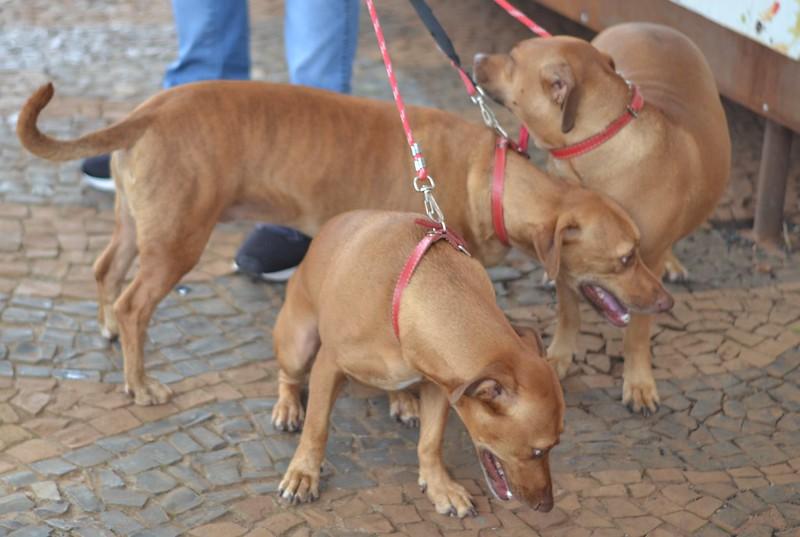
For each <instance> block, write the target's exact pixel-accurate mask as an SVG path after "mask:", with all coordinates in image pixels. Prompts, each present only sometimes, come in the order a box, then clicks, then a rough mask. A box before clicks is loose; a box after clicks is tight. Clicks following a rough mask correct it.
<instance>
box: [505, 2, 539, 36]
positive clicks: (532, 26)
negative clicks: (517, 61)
mask: <svg viewBox="0 0 800 537" xmlns="http://www.w3.org/2000/svg"><path fill="white" fill-rule="evenodd" d="M494 3H495V4H497V5H498V6H500V7H502V8H503V9H505V10H506V12H508V14H509V15H511V16H512V17H514V18H515V19H517V20H518V21H519V22H521V23H522V24H524V25H525V26H527V27H528V29H529V30H530V31H531V32H533V33H535V34H536V35H538V36H539V37H552V34H551V33H550V32H548V31H547V30H545V29H544V28H542V27H541V26H539V25H538V24H536V23H535V22H533V20H531V19H530V18H528V17H527V16H525V14H524V13H523V12H522V11H520V10H519V9H517V8H515V7H514V6H512V5H511V4H510V3H509V2H507V1H506V0H494Z"/></svg>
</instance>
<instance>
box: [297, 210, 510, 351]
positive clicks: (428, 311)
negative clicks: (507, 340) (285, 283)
mask: <svg viewBox="0 0 800 537" xmlns="http://www.w3.org/2000/svg"><path fill="white" fill-rule="evenodd" d="M420 202H421V200H420ZM420 218H423V216H422V215H420V214H414V213H400V212H387V211H352V212H348V213H344V214H342V215H339V216H337V217H335V218H333V219H331V220H330V221H329V222H328V223H327V224H325V225H324V226H323V228H322V229H321V230H320V233H319V234H318V235H317V236H316V237H315V238H314V240H313V241H312V244H311V248H310V249H309V251H308V254H307V261H305V260H304V261H303V263H302V264H301V266H300V269H299V270H298V273H297V275H296V276H294V277H295V278H297V279H298V280H301V279H302V285H303V286H304V287H305V288H306V289H307V290H308V293H309V298H310V299H311V301H312V303H313V304H314V307H315V308H316V310H317V314H318V318H319V332H320V337H321V339H322V340H323V341H325V340H330V341H332V342H336V344H337V345H340V344H342V343H343V342H344V341H347V342H348V344H353V345H359V344H360V343H359V342H361V343H365V342H366V341H370V340H372V341H374V340H379V341H381V342H382V343H381V345H387V346H393V345H396V344H397V338H396V337H395V335H394V333H393V331H392V318H391V311H392V293H393V291H394V285H395V282H396V281H397V279H398V277H399V275H400V272H401V271H402V269H403V266H404V264H405V262H406V260H407V259H408V257H409V256H410V255H411V253H412V251H413V250H414V248H415V247H416V245H417V243H418V242H419V241H420V239H422V237H423V236H424V234H425V233H426V231H427V229H426V228H424V227H422V226H420V225H417V224H415V220H417V219H420ZM298 283H300V282H298ZM431 293H435V295H436V296H430V294H431ZM342 312H347V316H348V322H347V323H346V325H347V327H348V329H347V330H344V331H343V330H342V329H341V327H342V326H343V323H342V318H341V315H342ZM498 324H506V325H507V322H506V321H505V317H504V316H503V314H502V312H501V311H500V310H499V308H498V307H497V305H496V302H495V295H494V289H493V287H492V284H491V281H490V280H489V277H488V276H487V274H486V271H485V270H484V268H483V266H482V265H481V264H480V263H479V262H478V261H476V260H475V259H473V258H471V257H469V256H467V255H465V254H464V253H461V252H459V251H457V250H456V249H455V248H452V247H451V246H449V245H448V244H447V243H446V242H445V241H440V242H439V243H437V244H434V245H433V246H432V247H431V248H430V250H429V251H428V253H427V254H425V256H424V257H423V259H422V261H421V262H420V263H419V265H418V267H417V269H416V271H415V273H414V275H413V277H412V278H411V282H410V283H409V285H408V288H407V289H406V291H405V292H404V294H403V299H402V302H401V308H400V332H401V339H403V338H402V335H403V334H404V333H407V332H409V331H413V332H415V334H419V335H421V334H423V333H429V332H430V333H433V332H435V333H436V336H435V337H434V338H433V339H438V340H440V341H441V339H442V337H447V338H450V337H452V338H454V339H458V338H459V337H463V336H466V335H467V333H455V332H459V330H462V328H460V327H463V330H465V331H466V332H469V331H470V330H475V329H486V330H497V325H498ZM481 327H484V328H481ZM414 339H417V338H416V337H415V338H414ZM488 339H489V340H492V339H494V338H488ZM372 344H373V343H370V345H372Z"/></svg>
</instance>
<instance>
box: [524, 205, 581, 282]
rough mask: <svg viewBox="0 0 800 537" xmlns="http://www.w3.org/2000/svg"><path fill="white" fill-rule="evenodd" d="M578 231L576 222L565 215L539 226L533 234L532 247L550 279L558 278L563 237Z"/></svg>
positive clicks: (575, 233)
mask: <svg viewBox="0 0 800 537" xmlns="http://www.w3.org/2000/svg"><path fill="white" fill-rule="evenodd" d="M578 233H580V226H579V225H578V223H577V222H576V221H575V220H573V219H571V218H568V217H566V216H562V217H561V218H559V219H558V220H557V221H556V223H554V224H552V225H549V226H540V227H539V228H538V229H537V230H536V231H535V232H534V234H533V249H534V250H535V251H536V256H537V257H538V258H539V261H540V262H541V263H542V265H543V266H544V270H545V271H546V272H547V275H548V276H549V277H550V279H551V280H555V279H556V278H558V272H559V269H560V268H561V245H562V243H563V242H564V238H565V237H568V236H574V235H577V234H578Z"/></svg>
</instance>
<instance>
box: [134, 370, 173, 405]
mask: <svg viewBox="0 0 800 537" xmlns="http://www.w3.org/2000/svg"><path fill="white" fill-rule="evenodd" d="M125 393H127V394H128V395H131V396H133V402H134V403H136V404H137V405H139V406H151V405H163V404H164V403H167V402H168V401H169V400H170V399H171V398H172V390H170V389H169V388H168V387H167V386H165V385H164V384H161V383H160V382H159V381H157V380H156V379H154V378H151V377H144V379H142V381H140V382H135V383H134V382H131V383H126V384H125Z"/></svg>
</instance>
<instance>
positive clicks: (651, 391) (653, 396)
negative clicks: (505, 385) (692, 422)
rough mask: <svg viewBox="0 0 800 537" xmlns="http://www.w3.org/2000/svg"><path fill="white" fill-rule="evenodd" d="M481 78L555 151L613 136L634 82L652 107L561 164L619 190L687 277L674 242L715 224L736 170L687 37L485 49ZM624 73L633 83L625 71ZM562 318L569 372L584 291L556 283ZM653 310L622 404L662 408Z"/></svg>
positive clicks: (653, 33)
mask: <svg viewBox="0 0 800 537" xmlns="http://www.w3.org/2000/svg"><path fill="white" fill-rule="evenodd" d="M475 75H476V77H477V79H478V81H479V83H480V84H481V85H483V87H484V88H485V89H486V91H487V92H488V93H489V94H490V95H491V96H492V97H494V98H495V99H497V100H498V101H499V102H501V103H503V104H504V105H505V106H506V107H508V108H509V109H510V110H511V111H512V112H514V114H515V115H516V116H517V117H519V118H520V119H521V120H522V121H523V122H524V123H525V125H526V126H527V127H528V128H529V129H530V131H531V136H532V139H533V140H534V141H535V143H536V145H537V146H538V147H540V148H542V149H547V150H552V149H557V148H562V147H565V146H569V145H572V144H575V143H577V142H580V141H583V140H585V139H587V138H588V137H590V136H592V135H595V134H597V133H599V132H602V131H603V130H604V129H606V127H607V126H608V125H609V124H610V123H611V122H612V121H613V120H615V119H616V118H618V117H621V116H622V115H624V114H625V113H626V107H627V106H628V105H629V104H630V103H631V98H632V94H631V89H630V88H629V87H628V85H627V83H626V81H625V78H627V79H628V80H630V81H631V82H633V83H634V84H636V85H637V86H638V87H639V89H640V90H641V93H642V95H643V96H644V100H645V104H644V108H643V109H642V110H641V111H640V112H639V113H638V114H637V116H638V117H637V118H636V119H633V120H632V121H631V122H630V123H629V124H628V125H627V126H625V127H624V128H623V129H622V130H621V131H619V132H618V133H617V134H616V135H615V136H613V137H612V138H611V139H609V140H608V141H607V142H605V143H604V144H602V145H600V146H599V147H597V148H596V149H593V150H591V151H589V152H587V153H584V154H582V155H580V156H577V157H575V158H570V159H565V160H556V159H554V158H551V159H550V166H549V168H550V170H551V171H552V172H553V173H555V174H556V175H559V176H561V177H564V178H567V179H569V180H572V181H574V182H577V183H579V184H583V185H585V186H587V187H589V188H592V189H594V190H597V191H599V192H603V193H605V194H608V195H609V196H610V197H611V198H613V199H614V200H616V201H617V202H619V204H620V205H622V206H623V207H624V208H626V209H627V210H628V211H629V212H630V214H631V216H632V217H633V219H634V220H635V221H636V223H637V224H638V226H639V229H640V230H641V233H642V241H641V251H642V259H643V260H644V262H645V264H647V266H648V267H649V268H650V269H651V270H652V271H653V272H654V273H655V274H657V275H659V276H660V275H661V274H662V273H663V272H664V270H665V265H666V264H667V263H670V262H671V263H672V270H673V271H678V272H680V271H681V270H684V271H685V269H682V267H681V266H680V263H679V262H678V261H677V259H675V258H674V257H673V256H672V254H671V247H672V245H673V244H674V243H675V242H676V241H677V240H678V239H680V238H682V237H685V236H686V235H687V234H688V233H690V232H691V231H692V230H694V229H695V228H696V227H697V226H699V225H700V223H701V222H703V220H705V219H706V218H707V217H708V216H709V214H711V211H712V210H713V208H714V205H715V204H716V203H717V201H718V200H719V198H720V196H721V195H722V193H723V191H724V190H725V186H726V184H727V180H728V172H729V169H730V137H729V135H728V126H727V122H726V119H725V113H724V111H723V109H722V105H721V103H720V99H719V94H718V92H717V87H716V84H715V83H714V77H713V76H712V73H711V70H710V69H709V67H708V64H707V63H706V61H705V59H704V58H703V55H702V53H701V52H700V50H699V49H698V48H697V47H696V46H695V45H694V44H693V43H692V42H691V41H689V39H688V38H686V37H685V36H684V35H683V34H681V33H679V32H677V31H675V30H672V29H670V28H667V27H664V26H659V25H655V24H644V23H636V24H622V25H619V26H614V27H612V28H609V29H608V30H605V31H604V32H602V33H600V34H599V35H598V36H597V37H596V38H595V39H594V41H592V43H591V44H589V43H587V42H586V41H583V40H581V39H575V38H572V37H563V36H561V37H552V38H546V39H530V40H527V41H523V42H522V43H520V44H518V45H517V46H516V47H515V48H514V49H513V50H512V51H511V53H510V54H508V55H500V54H499V55H491V56H486V55H478V56H476V58H475ZM623 77H625V78H623ZM557 285H558V302H559V324H558V329H557V331H556V334H555V338H554V340H553V342H552V344H551V345H550V348H549V349H548V356H550V357H551V359H553V360H555V362H556V369H557V371H558V373H559V376H561V377H563V376H564V375H565V374H566V372H567V369H568V368H569V364H570V363H571V362H572V355H573V353H574V352H575V350H576V345H577V335H578V329H579V327H580V320H579V317H578V302H577V301H578V297H577V296H576V294H575V293H574V291H572V290H570V289H569V288H568V287H567V286H566V285H563V284H562V283H561V282H557ZM651 321H652V317H650V316H648V315H634V316H633V318H632V320H631V324H630V326H629V327H628V329H627V330H626V332H625V343H624V349H625V351H624V352H625V370H624V381H623V388H622V400H623V402H624V403H627V404H629V405H630V406H631V407H632V408H633V409H634V410H635V411H639V410H641V411H642V412H643V413H645V414H647V413H649V412H650V411H655V410H656V409H657V405H658V402H659V397H658V391H657V390H656V384H655V380H654V379H653V373H652V369H651V363H650V362H651V360H650V323H651Z"/></svg>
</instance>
